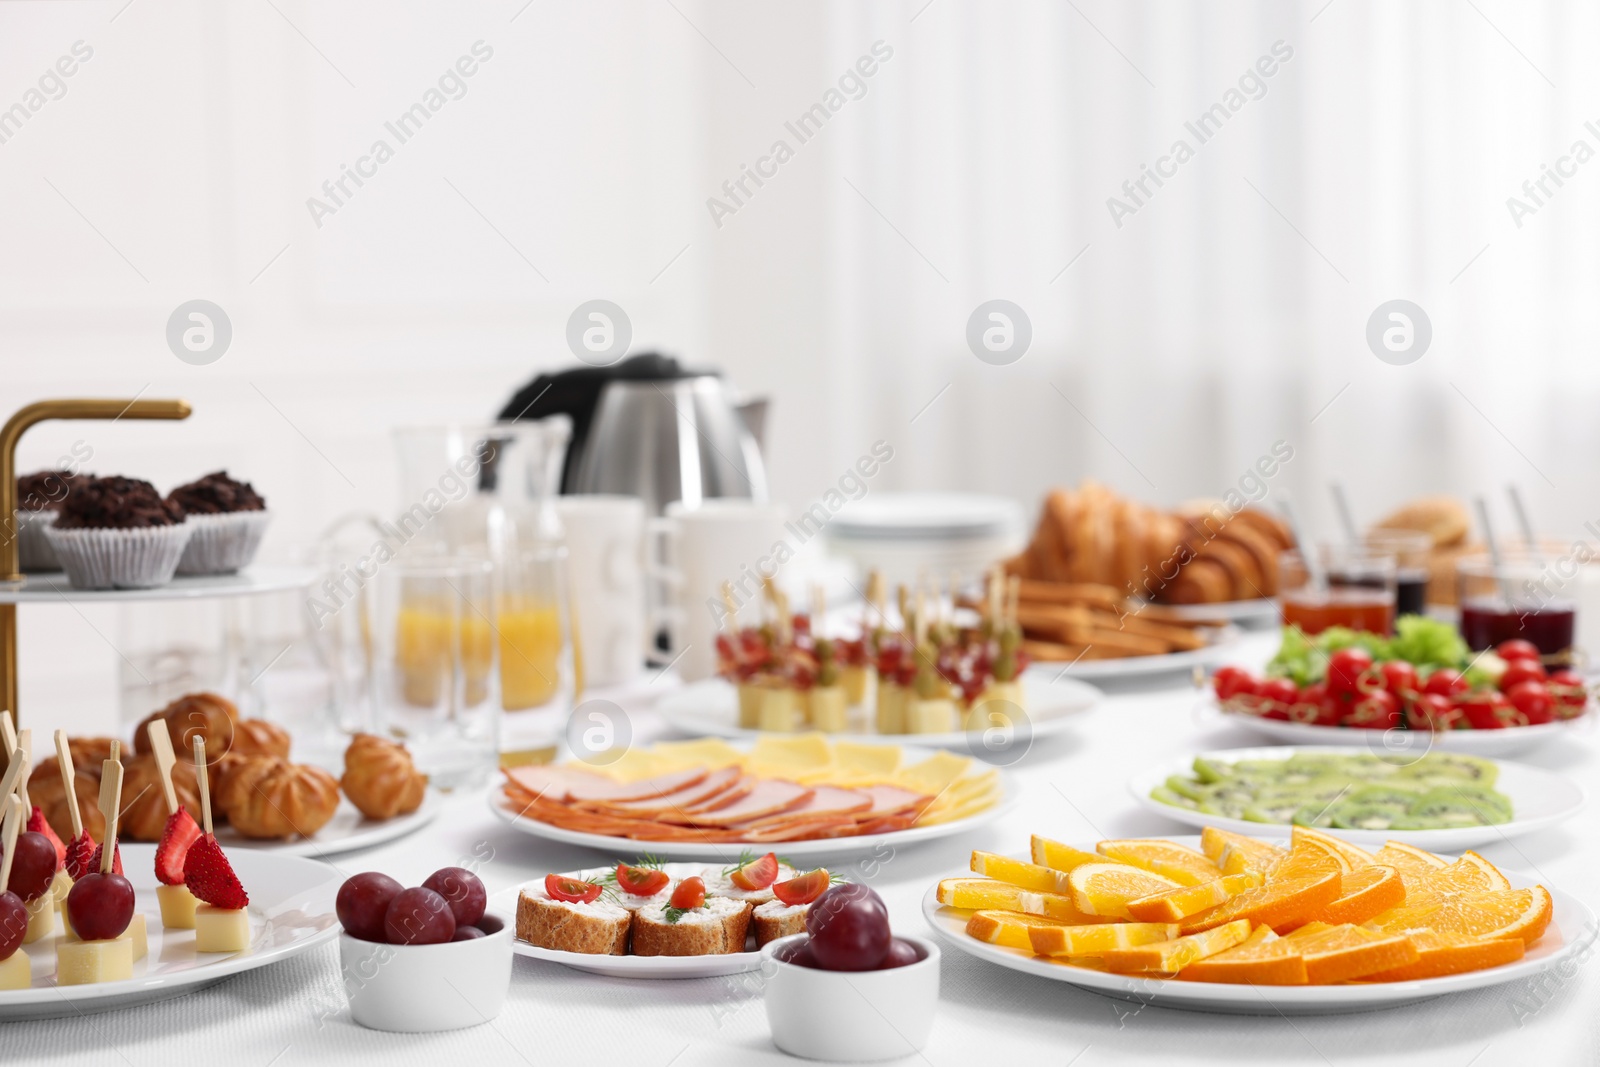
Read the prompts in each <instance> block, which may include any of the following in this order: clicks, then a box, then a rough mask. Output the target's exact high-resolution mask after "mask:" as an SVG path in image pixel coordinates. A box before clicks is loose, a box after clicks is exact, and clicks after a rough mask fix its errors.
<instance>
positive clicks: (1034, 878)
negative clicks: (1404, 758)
mask: <svg viewBox="0 0 1600 1067" xmlns="http://www.w3.org/2000/svg"><path fill="white" fill-rule="evenodd" d="M972 870H973V872H974V873H976V874H982V875H987V876H988V877H990V878H996V879H999V880H1000V881H1002V882H1010V883H1011V884H1012V885H1015V886H1021V887H1022V888H1023V889H1031V890H1033V891H1034V892H1036V893H1069V892H1071V891H1072V890H1071V887H1070V886H1068V885H1067V876H1066V874H1065V873H1064V872H1062V871H1058V870H1053V869H1052V868H1049V867H1041V866H1039V865H1038V864H1035V863H1024V862H1022V861H1021V860H1014V859H1012V858H1011V857H1010V856H1001V855H999V854H997V853H994V852H974V853H973V854H972ZM1374 914H1376V913H1374ZM1368 918H1371V916H1368Z"/></svg>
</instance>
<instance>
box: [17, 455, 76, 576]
mask: <svg viewBox="0 0 1600 1067" xmlns="http://www.w3.org/2000/svg"><path fill="white" fill-rule="evenodd" d="M84 480H85V478H84V476H83V475H81V474H73V473H72V472H71V471H64V470H48V471H35V472H34V473H32V474H24V475H22V476H21V477H20V478H18V479H17V510H16V516H15V517H16V524H17V564H18V566H20V567H21V568H22V570H23V571H24V572H25V573H30V574H36V573H39V572H42V571H58V570H60V569H61V560H59V559H58V558H56V552H55V549H53V548H51V547H50V542H49V541H47V540H46V539H45V536H44V528H45V527H46V526H49V525H50V524H51V523H53V522H55V521H56V518H57V516H58V515H59V514H60V510H61V502H62V501H63V500H65V499H66V498H67V497H68V496H69V495H70V494H71V493H72V492H73V490H75V489H76V488H77V487H78V486H79V485H81V484H83V482H84Z"/></svg>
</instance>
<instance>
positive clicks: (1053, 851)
mask: <svg viewBox="0 0 1600 1067" xmlns="http://www.w3.org/2000/svg"><path fill="white" fill-rule="evenodd" d="M1101 861H1102V857H1101V856H1100V855H1099V854H1098V853H1094V852H1085V851H1084V850H1083V849H1081V848H1073V847H1072V846H1071V845H1063V844H1062V843H1061V842H1060V841H1052V840H1050V839H1049V838H1048V837H1040V836H1039V835H1038V834H1034V835H1033V862H1035V863H1037V864H1039V865H1041V866H1044V867H1050V868H1053V869H1055V870H1058V871H1070V870H1072V868H1074V867H1082V866H1083V865H1084V864H1085V863H1100V862H1101Z"/></svg>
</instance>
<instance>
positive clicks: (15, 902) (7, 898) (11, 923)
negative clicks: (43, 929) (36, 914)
mask: <svg viewBox="0 0 1600 1067" xmlns="http://www.w3.org/2000/svg"><path fill="white" fill-rule="evenodd" d="M27 933H28V909H27V907H26V906H25V905H24V904H23V903H22V898H21V897H19V896H17V895H16V894H15V893H10V892H6V893H0V960H9V959H10V958H11V954H12V953H13V952H15V951H17V949H18V948H19V947H21V945H22V939H23V937H24V936H26V935H27Z"/></svg>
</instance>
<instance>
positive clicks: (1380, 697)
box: [1344, 689, 1400, 730]
mask: <svg viewBox="0 0 1600 1067" xmlns="http://www.w3.org/2000/svg"><path fill="white" fill-rule="evenodd" d="M1344 725H1346V726H1358V727H1364V728H1365V729H1368V730H1388V729H1390V728H1392V727H1396V726H1399V725H1400V698H1399V697H1397V696H1395V695H1394V694H1393V693H1391V692H1389V691H1388V690H1387V689H1375V690H1373V691H1372V692H1370V693H1368V694H1367V695H1366V696H1364V697H1362V698H1361V699H1360V700H1357V701H1356V702H1355V704H1354V705H1352V706H1351V708H1350V711H1349V713H1348V714H1347V715H1345V717H1344Z"/></svg>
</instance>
